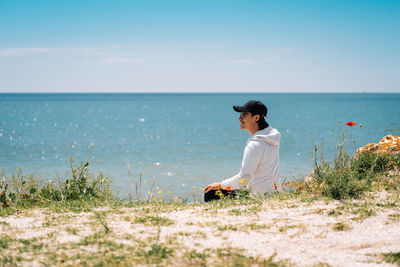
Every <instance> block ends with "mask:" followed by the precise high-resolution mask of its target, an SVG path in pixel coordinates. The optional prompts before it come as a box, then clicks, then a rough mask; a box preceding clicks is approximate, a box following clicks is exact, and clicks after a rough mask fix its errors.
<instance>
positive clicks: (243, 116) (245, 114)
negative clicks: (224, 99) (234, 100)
mask: <svg viewBox="0 0 400 267" xmlns="http://www.w3.org/2000/svg"><path fill="white" fill-rule="evenodd" d="M249 114H250V112H242V113H240V115H239V118H241V119H244V118H245V117H246V116H247V115H249Z"/></svg>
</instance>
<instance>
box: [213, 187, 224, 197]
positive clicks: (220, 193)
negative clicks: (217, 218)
mask: <svg viewBox="0 0 400 267" xmlns="http://www.w3.org/2000/svg"><path fill="white" fill-rule="evenodd" d="M215 195H217V196H219V197H220V198H224V197H225V195H224V194H223V193H222V192H221V190H219V189H218V190H217V191H215Z"/></svg>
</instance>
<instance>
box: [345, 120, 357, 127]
mask: <svg viewBox="0 0 400 267" xmlns="http://www.w3.org/2000/svg"><path fill="white" fill-rule="evenodd" d="M346 125H348V126H354V125H356V123H355V122H352V121H349V122H348V123H346Z"/></svg>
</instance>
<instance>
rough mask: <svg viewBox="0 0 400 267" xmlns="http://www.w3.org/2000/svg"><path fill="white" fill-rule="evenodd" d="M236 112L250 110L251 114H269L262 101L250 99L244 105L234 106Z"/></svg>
mask: <svg viewBox="0 0 400 267" xmlns="http://www.w3.org/2000/svg"><path fill="white" fill-rule="evenodd" d="M233 109H234V110H235V111H236V112H250V113H251V114H253V115H255V114H259V115H260V116H264V117H265V116H267V112H268V109H267V107H266V106H265V105H264V104H263V103H261V101H256V100H250V101H249V102H247V103H246V104H244V105H243V106H233Z"/></svg>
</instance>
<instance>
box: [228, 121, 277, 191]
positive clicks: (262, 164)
mask: <svg viewBox="0 0 400 267" xmlns="http://www.w3.org/2000/svg"><path fill="white" fill-rule="evenodd" d="M280 138H281V134H280V133H279V132H278V130H276V129H274V128H272V127H271V126H268V127H267V128H265V129H263V130H260V131H258V132H255V133H254V134H253V135H252V136H251V137H250V138H249V140H248V141H247V146H246V148H245V149H244V155H243V161H242V168H241V169H240V171H239V173H238V174H236V175H235V176H233V177H231V178H228V179H226V180H224V181H222V183H221V184H222V188H223V189H225V188H226V187H227V186H229V187H230V188H231V189H239V188H240V187H243V181H242V179H245V181H246V182H245V183H247V184H248V187H249V188H250V193H251V194H252V195H255V194H256V193H266V192H274V191H280V188H281V180H280V177H279V141H280ZM241 181H242V184H241Z"/></svg>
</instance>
